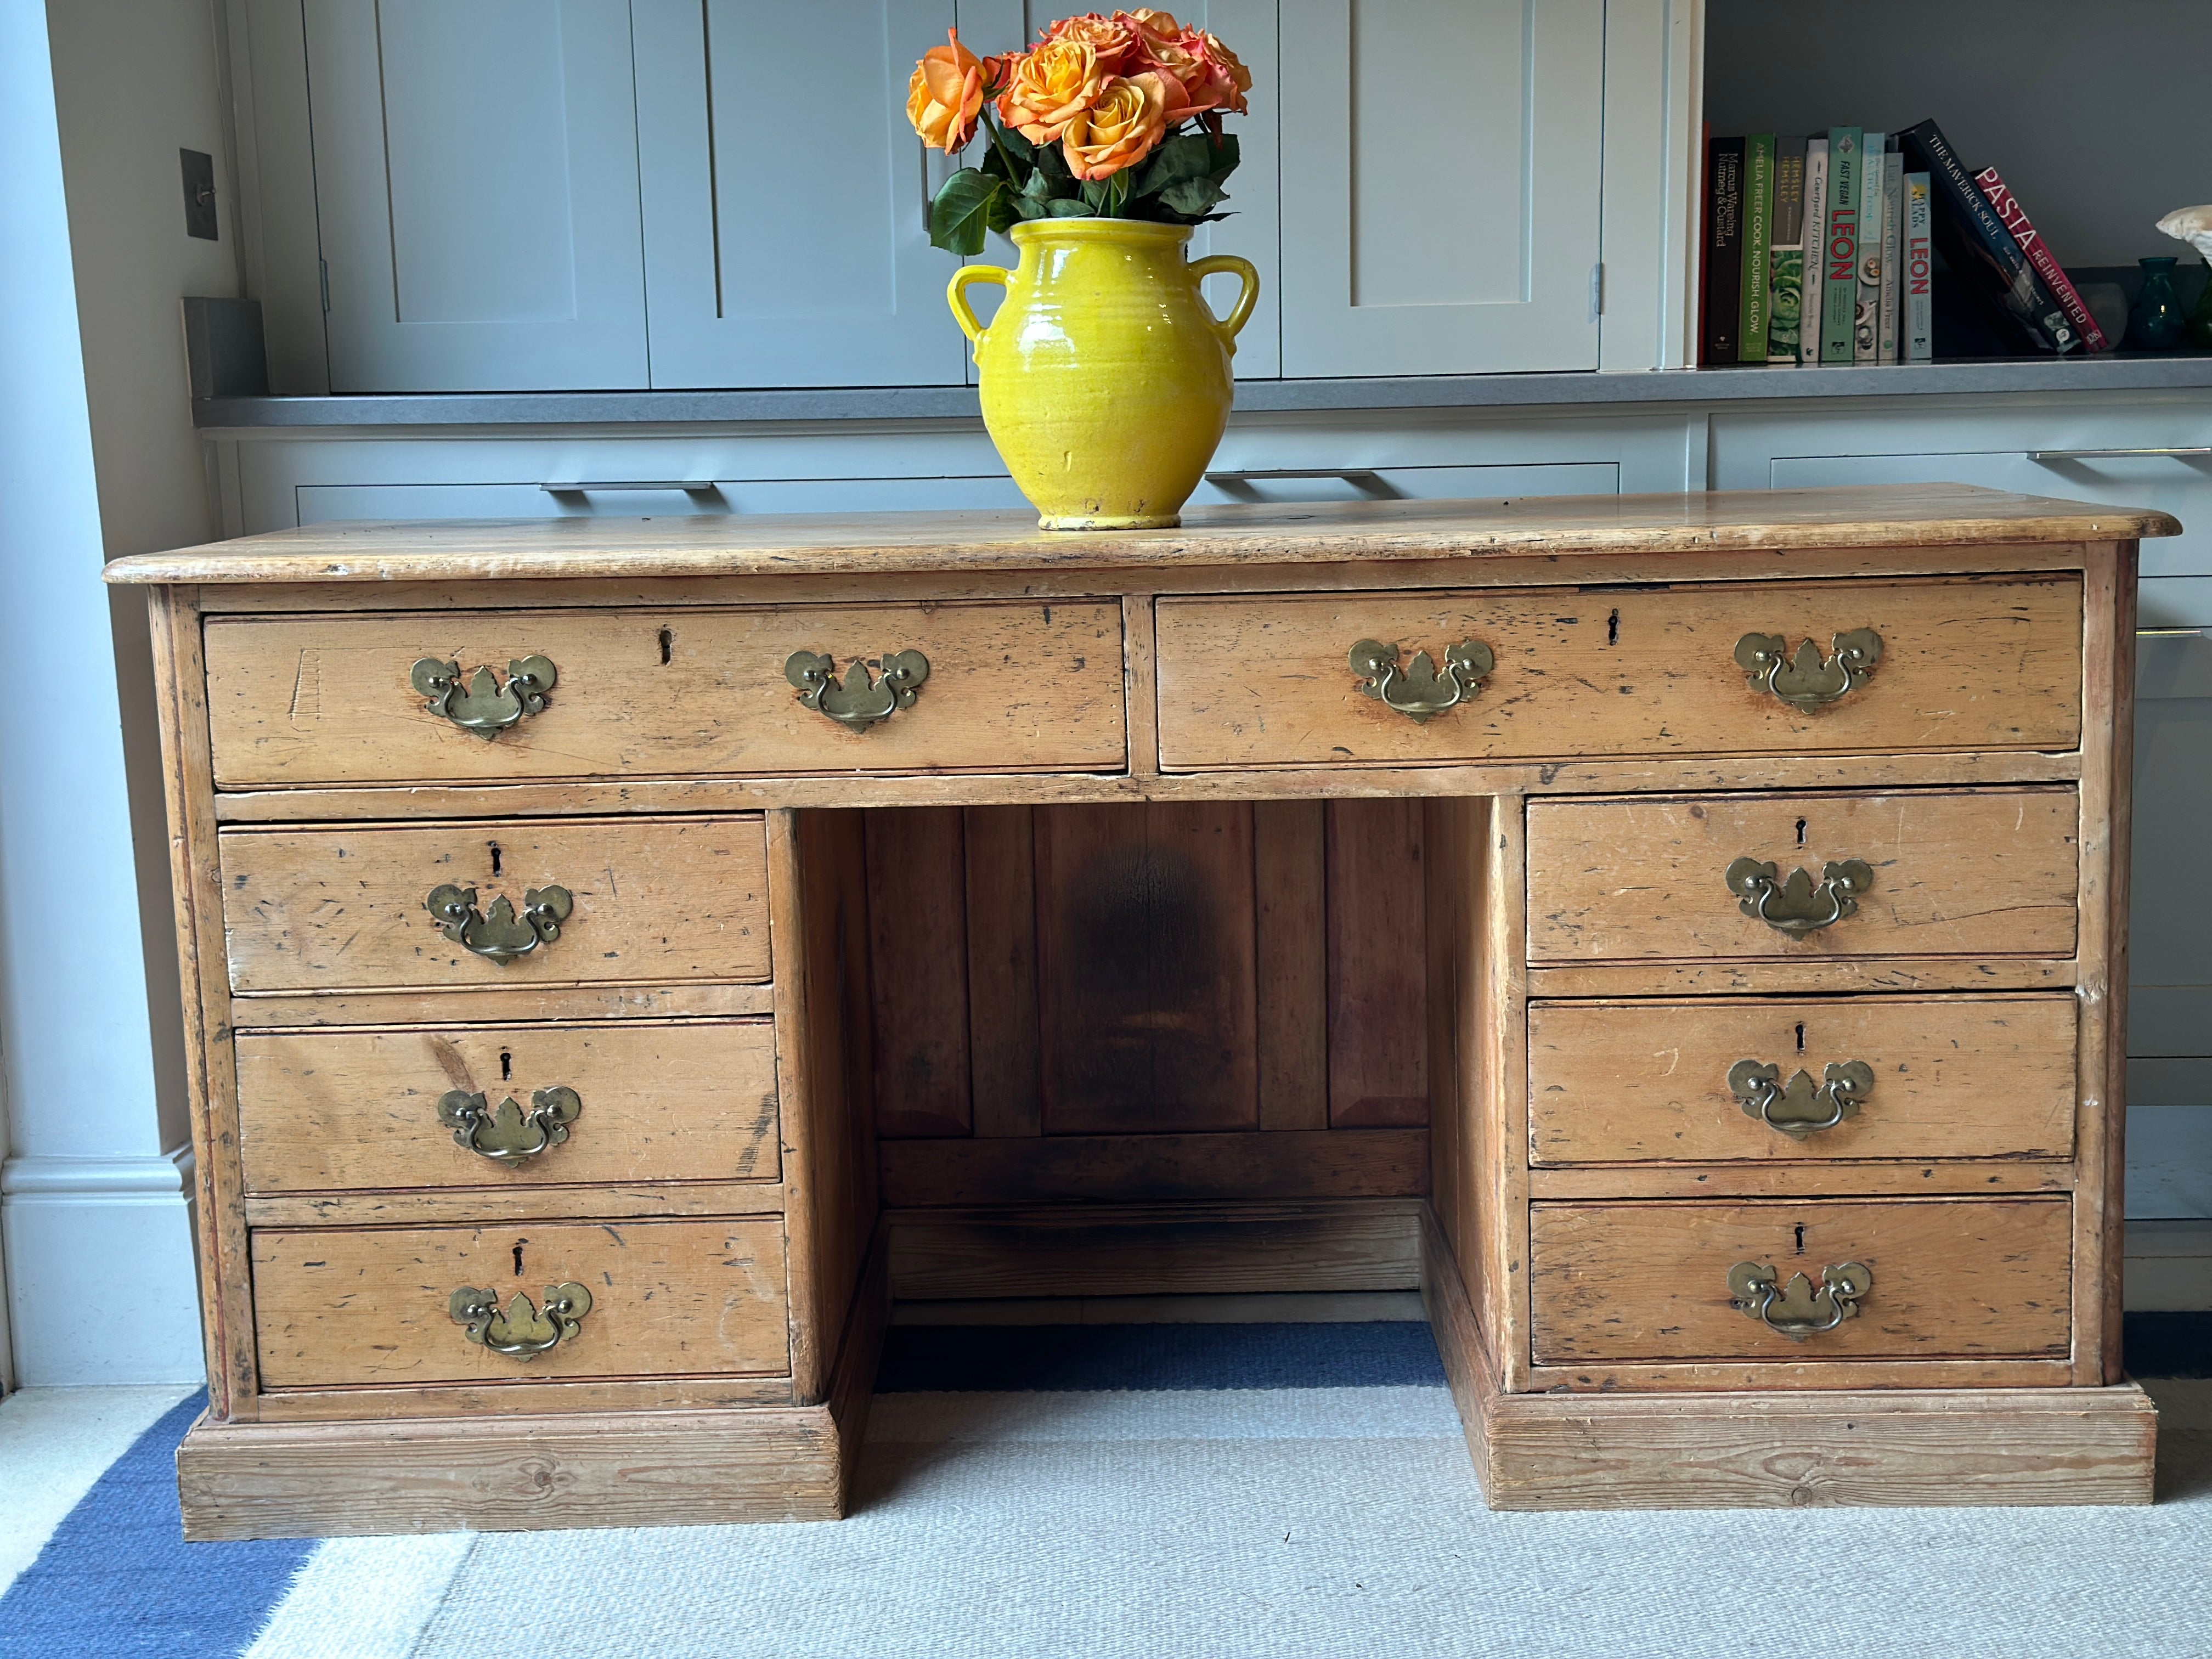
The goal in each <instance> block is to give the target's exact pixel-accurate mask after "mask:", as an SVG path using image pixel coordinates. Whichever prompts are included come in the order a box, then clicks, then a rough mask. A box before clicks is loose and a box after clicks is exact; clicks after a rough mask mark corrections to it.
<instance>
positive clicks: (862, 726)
mask: <svg viewBox="0 0 2212 1659" xmlns="http://www.w3.org/2000/svg"><path fill="white" fill-rule="evenodd" d="M879 666H881V668H882V669H883V671H884V677H883V678H881V679H880V680H878V679H874V678H871V677H870V675H869V673H868V665H867V663H866V661H865V660H863V659H860V658H859V657H855V658H854V659H853V660H852V662H851V663H850V664H849V665H848V666H847V668H846V670H845V679H844V683H843V684H839V683H838V680H837V665H836V663H835V662H834V661H833V660H831V659H829V658H828V657H825V656H823V655H821V654H819V653H816V652H812V651H794V652H793V653H791V655H790V656H789V657H787V658H786V659H784V664H783V677H784V678H786V679H787V680H789V681H790V682H791V683H792V684H793V685H795V686H797V687H798V688H799V702H800V704H801V705H802V706H803V707H805V708H811V709H813V710H814V711H815V712H816V713H817V714H827V715H828V716H829V718H830V719H831V720H835V721H836V722H837V724H838V725H840V726H843V727H845V728H846V730H848V731H850V732H865V731H866V730H867V729H868V728H869V727H870V726H873V725H874V724H875V723H876V722H877V721H878V720H889V719H890V717H891V716H892V715H893V714H896V713H897V712H898V711H899V710H900V709H902V708H913V707H914V700H915V698H916V697H918V696H921V683H922V682H923V681H924V680H926V679H927V678H929V659H928V658H927V657H925V656H923V655H922V654H921V652H919V651H886V652H884V654H883V657H882V659H881V662H880V664H879Z"/></svg>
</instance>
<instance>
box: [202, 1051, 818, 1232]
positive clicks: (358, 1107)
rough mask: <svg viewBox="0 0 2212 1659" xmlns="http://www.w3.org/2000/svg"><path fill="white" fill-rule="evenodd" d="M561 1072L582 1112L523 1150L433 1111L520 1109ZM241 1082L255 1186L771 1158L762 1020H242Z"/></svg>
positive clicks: (634, 1178) (598, 1171)
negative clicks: (466, 1131) (480, 1023)
mask: <svg viewBox="0 0 2212 1659" xmlns="http://www.w3.org/2000/svg"><path fill="white" fill-rule="evenodd" d="M554 1087H561V1088H567V1089H572V1090H574V1091H575V1092H576V1095H577V1097H578V1098H579V1099H580V1101H581V1102H582V1103H583V1110H582V1113H581V1114H580V1115H579V1116H578V1117H577V1119H576V1120H575V1121H574V1123H572V1124H571V1125H570V1126H569V1127H568V1139H566V1140H564V1141H563V1142H562V1143H561V1144H560V1145H559V1146H552V1147H549V1148H548V1149H547V1150H546V1151H545V1152H542V1153H540V1154H538V1156H537V1157H535V1158H532V1159H531V1160H530V1161H529V1162H527V1163H526V1164H519V1165H512V1166H510V1165H503V1164H499V1163H496V1162H495V1161H494V1160H492V1159H490V1158H485V1157H483V1156H482V1155H480V1154H478V1153H476V1152H471V1151H469V1150H467V1149H466V1148H465V1147H463V1146H459V1144H458V1143H457V1142H456V1141H455V1139H454V1138H453V1135H454V1132H453V1130H452V1129H450V1128H448V1127H447V1126H446V1125H445V1124H444V1123H442V1122H441V1121H439V1117H438V1102H439V1100H440V1098H441V1097H442V1096H444V1095H445V1094H446V1093H447V1091H452V1090H459V1091H463V1092H465V1093H470V1094H480V1095H482V1096H483V1097H484V1100H485V1102H486V1103H487V1106H488V1107H490V1108H497V1107H498V1106H499V1105H500V1104H501V1102H503V1101H505V1100H507V1099H513V1100H514V1101H515V1102H517V1103H518V1107H519V1109H520V1110H521V1111H525V1112H526V1111H528V1110H530V1109H531V1099H532V1094H533V1092H534V1091H538V1090H543V1089H549V1088H554ZM238 1097H239V1098H238V1113H239V1160H240V1167H241V1168H242V1169H243V1170H244V1172H245V1177H246V1191H247V1192H248V1193H249V1194H261V1193H313V1192H322V1191H327V1190H331V1189H333V1188H355V1189H358V1188H379V1187H492V1188H497V1189H499V1190H501V1191H502V1192H505V1191H510V1190H512V1189H513V1188H529V1187H532V1186H543V1185H545V1184H548V1183H562V1184H566V1185H578V1184H588V1185H592V1186H618V1185H621V1184H623V1183H625V1182H652V1181H717V1182H726V1181H744V1180H755V1181H769V1182H772V1181H774V1180H775V1179H776V1177H777V1176H778V1173H779V1158H778V1154H777V1146H778V1136H777V1133H776V1091H775V1033H774V1031H773V1030H772V1029H771V1028H770V1026H769V1023H768V1022H767V1021H765V1020H763V1021H755V1022H745V1023H742V1024H725V1023H720V1022H715V1023H702V1024H608V1025H587V1024H562V1025H557V1026H550V1027H548V1026H542V1025H526V1026H507V1027H484V1028H472V1027H458V1026H447V1027H444V1028H441V1029H436V1030H392V1031H319V1032H313V1033H301V1032H286V1033H283V1034H270V1033H261V1034H250V1035H242V1036H240V1037H239V1039H238Z"/></svg>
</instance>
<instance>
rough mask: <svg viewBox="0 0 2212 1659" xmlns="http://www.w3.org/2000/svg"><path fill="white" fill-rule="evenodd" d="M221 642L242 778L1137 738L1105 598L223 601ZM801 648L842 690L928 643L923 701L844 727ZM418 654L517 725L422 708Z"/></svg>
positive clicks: (1115, 625) (622, 769) (214, 716)
mask: <svg viewBox="0 0 2212 1659" xmlns="http://www.w3.org/2000/svg"><path fill="white" fill-rule="evenodd" d="M206 651H207V676H208V720H209V726H210V736H211V740H212V742H213V745H214V752H215V774H216V784H217V786H218V787H222V788H228V789H240V788H257V787H282V786H286V785H295V784H377V783H405V782H416V781H422V782H430V781H450V782H464V783H466V782H477V781H484V782H501V781H517V780H524V779H570V778H600V777H617V776H621V777H678V776H692V775H745V774H761V775H789V774H794V773H809V772H842V773H850V772H921V771H936V770H946V771H959V770H966V771H1012V770H1022V769H1043V768H1077V769H1109V768H1110V769H1120V768H1121V766H1122V765H1123V764H1124V763H1125V760H1126V757H1127V738H1126V735H1125V732H1124V728H1123V722H1122V695H1121V606H1120V605H1118V604H1115V603H1111V602H1106V603H1101V602H1098V601H1095V600H1076V601H1071V602H1064V603H1055V604H1052V605H1036V604H1030V603H1027V602H1022V603H976V604H962V605H783V606H775V607H770V608H766V609H755V610H745V611H688V610H676V611H647V610H636V611H447V612H428V613H422V614H416V615H406V616H332V617H269V618H265V619H264V618H257V617H222V618H217V619H215V620H213V621H210V623H208V624H207V627H206ZM798 652H812V653H817V654H818V655H825V656H827V657H829V659H831V661H832V663H833V664H834V672H835V673H836V676H837V677H838V678H839V681H840V683H841V689H842V682H843V680H844V678H845V676H846V675H847V674H848V671H849V670H850V669H851V667H852V665H853V664H854V661H855V660H857V659H868V660H869V661H870V662H871V663H872V664H873V666H872V667H870V668H869V669H868V670H867V674H868V678H869V679H870V680H871V681H872V682H873V681H876V680H878V678H880V672H881V663H880V659H882V658H883V657H884V656H885V655H886V654H888V653H894V652H920V653H921V654H922V656H923V657H924V658H926V659H927V664H928V673H927V678H926V679H924V680H922V681H921V684H920V685H919V687H918V688H917V689H916V690H915V696H914V698H913V701H912V702H910V703H909V704H908V706H907V707H904V708H896V709H894V710H893V711H892V712H890V714H889V715H888V716H887V717H886V718H884V719H881V720H877V721H876V722H874V723H873V724H871V725H866V726H848V725H847V724H844V723H842V722H841V721H840V720H836V719H833V718H831V717H830V716H829V714H824V713H822V712H819V711H818V710H817V709H814V708H808V707H805V706H803V705H802V704H801V703H800V702H799V695H800V693H799V689H798V688H797V687H795V686H794V685H793V683H792V681H791V679H790V678H788V677H787V673H786V665H787V663H788V661H789V659H791V657H792V656H793V653H798ZM531 657H542V658H544V659H545V660H546V661H548V662H550V664H551V665H552V670H551V684H550V687H548V688H546V689H545V690H544V694H543V705H544V706H543V707H542V708H537V709H536V710H535V712H530V711H529V710H526V708H524V707H523V702H524V701H525V700H524V699H523V698H522V697H520V696H516V697H513V698H507V697H505V696H504V694H505V692H506V691H507V689H508V688H507V679H508V670H509V665H511V664H513V663H516V662H519V661H520V660H522V659H526V658H531ZM424 659H429V660H431V661H433V662H434V663H435V662H446V663H453V664H458V665H459V668H460V672H461V677H462V678H463V680H464V681H465V682H467V684H466V685H465V687H464V690H465V691H472V690H473V689H474V686H475V684H476V675H477V670H478V669H479V668H488V669H489V671H490V678H489V680H488V681H487V682H486V684H485V690H486V693H487V696H486V698H485V700H483V702H477V703H471V702H467V701H465V700H464V699H458V698H457V699H456V700H455V701H454V702H453V708H454V710H455V711H457V712H458V713H459V714H463V715H465V716H466V717H468V718H471V719H476V720H483V721H499V720H506V721H507V722H508V723H507V725H505V726H503V727H502V728H501V729H500V730H498V731H497V732H496V734H495V735H494V736H492V737H491V738H489V739H487V738H485V737H483V736H480V735H478V733H477V732H476V731H473V730H469V729H465V728H464V727H463V726H460V725H459V724H457V723H456V722H455V720H454V719H453V718H452V717H451V716H449V714H445V713H439V712H435V711H434V710H433V709H431V708H428V706H426V705H427V703H428V702H429V701H430V699H429V697H428V696H426V695H425V693H424V692H423V691H422V690H418V689H417V687H416V684H415V683H414V681H413V678H412V675H413V671H414V668H415V665H416V663H417V662H420V661H422V660H424ZM539 678H541V679H542V678H544V673H543V671H539ZM825 702H828V703H834V702H836V696H835V695H833V696H832V697H830V698H829V699H825ZM863 706H864V708H866V707H867V706H869V705H867V704H866V702H865V701H864V705H863Z"/></svg>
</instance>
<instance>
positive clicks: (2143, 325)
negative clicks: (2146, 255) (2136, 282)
mask: <svg viewBox="0 0 2212 1659" xmlns="http://www.w3.org/2000/svg"><path fill="white" fill-rule="evenodd" d="M2179 263H2180V262H2179V260H2178V259H2175V258H2171V257H2161V258H2156V259H2138V260H2136V264H2139V265H2141V266H2142V290H2141V291H2140V292H2138V293H2137V294H2136V302H2135V304H2134V305H2132V306H2130V307H2128V343H2129V344H2130V345H2131V346H2133V347H2135V349H2136V350H2138V351H2171V350H2172V349H2174V347H2176V346H2178V345H2179V344H2180V343H2181V336H2182V326H2183V319H2182V314H2181V295H2179V294H2178V293H2176V292H2175V291H2174V287H2173V268H2174V266H2175V265H2176V264H2179Z"/></svg>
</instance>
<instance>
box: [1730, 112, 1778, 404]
mask: <svg viewBox="0 0 2212 1659" xmlns="http://www.w3.org/2000/svg"><path fill="white" fill-rule="evenodd" d="M1773 246H1774V135H1773V134H1772V133H1771V132H1754V133H1753V134H1752V135H1751V136H1750V137H1747V138H1746V139H1745V140H1744V141H1743V282H1742V286H1741V288H1740V289H1738V291H1737V293H1738V297H1737V301H1736V305H1737V310H1736V315H1737V325H1736V361H1737V362H1746V363H1763V362H1765V361H1766V327H1767V322H1768V317H1767V310H1766V283H1767V275H1768V273H1767V266H1768V265H1769V264H1771V258H1770V257H1769V256H1770V253H1771V250H1772V248H1773Z"/></svg>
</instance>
